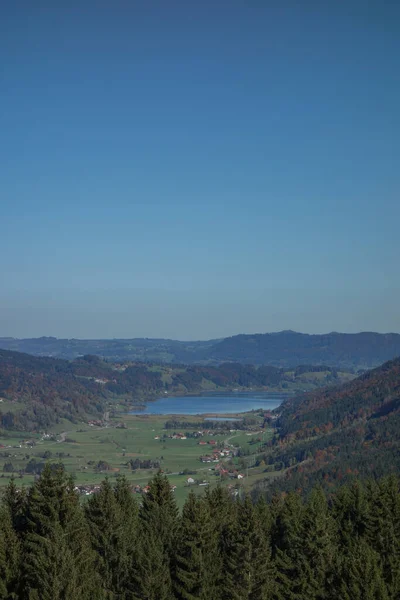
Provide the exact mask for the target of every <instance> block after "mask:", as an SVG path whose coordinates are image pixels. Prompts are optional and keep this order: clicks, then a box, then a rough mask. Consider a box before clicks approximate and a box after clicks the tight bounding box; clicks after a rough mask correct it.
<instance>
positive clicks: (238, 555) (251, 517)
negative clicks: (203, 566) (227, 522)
mask: <svg viewBox="0 0 400 600" xmlns="http://www.w3.org/2000/svg"><path fill="white" fill-rule="evenodd" d="M224 558H225V568H226V571H225V572H226V582H225V586H224V589H223V594H222V597H223V598H224V600H269V599H270V598H272V597H273V591H274V580H275V573H274V567H273V563H272V561H271V552H270V548H269V546H268V543H267V540H266V538H265V536H264V535H263V532H262V529H261V527H260V524H259V522H258V521H257V519H256V516H255V512H254V508H253V505H252V503H251V500H250V498H249V497H246V498H245V500H244V502H243V503H241V504H239V505H238V510H237V518H236V523H235V524H234V526H233V527H231V528H230V531H229V534H228V540H227V547H226V550H225V556H224Z"/></svg>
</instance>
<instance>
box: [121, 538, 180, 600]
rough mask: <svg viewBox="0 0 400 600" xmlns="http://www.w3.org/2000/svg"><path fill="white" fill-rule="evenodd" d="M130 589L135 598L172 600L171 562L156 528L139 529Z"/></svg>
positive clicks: (142, 599)
mask: <svg viewBox="0 0 400 600" xmlns="http://www.w3.org/2000/svg"><path fill="white" fill-rule="evenodd" d="M130 590H131V593H132V598H133V599H134V600H171V599H172V598H173V594H172V589H171V574H170V564H169V562H168V561H167V560H166V557H165V547H164V544H163V542H162V539H161V538H160V537H159V536H158V534H157V531H156V529H155V528H152V527H146V528H145V529H143V527H142V528H140V529H139V536H138V540H137V543H136V545H135V549H134V561H133V565H132V569H131V572H130Z"/></svg>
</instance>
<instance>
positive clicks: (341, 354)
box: [208, 331, 400, 369]
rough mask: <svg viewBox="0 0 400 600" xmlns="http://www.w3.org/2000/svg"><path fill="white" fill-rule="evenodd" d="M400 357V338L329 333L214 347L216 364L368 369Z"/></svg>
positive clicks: (245, 339) (236, 340)
mask: <svg viewBox="0 0 400 600" xmlns="http://www.w3.org/2000/svg"><path fill="white" fill-rule="evenodd" d="M399 354H400V334H397V333H389V334H381V333H369V332H365V333H354V334H353V333H352V334H349V333H328V334H324V335H308V334H305V333H296V332H295V331H282V332H279V333H265V334H255V335H236V336H234V337H230V338H226V339H224V340H222V341H220V342H217V343H216V344H214V345H213V346H212V347H211V349H210V351H209V354H208V356H209V358H211V359H213V360H216V361H218V360H224V361H227V360H232V361H238V362H243V363H250V364H270V365H274V366H283V367H285V366H288V365H292V366H293V365H299V364H324V365H331V366H336V367H350V368H351V367H353V368H356V369H360V368H361V369H367V368H371V367H376V366H378V365H380V364H382V363H383V362H385V361H386V360H390V359H392V358H394V357H395V356H398V355H399Z"/></svg>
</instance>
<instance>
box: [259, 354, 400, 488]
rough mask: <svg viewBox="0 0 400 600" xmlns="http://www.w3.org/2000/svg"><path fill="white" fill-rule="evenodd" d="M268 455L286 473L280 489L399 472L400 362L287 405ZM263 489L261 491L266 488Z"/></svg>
mask: <svg viewBox="0 0 400 600" xmlns="http://www.w3.org/2000/svg"><path fill="white" fill-rule="evenodd" d="M277 410H278V411H279V418H278V419H277V421H276V427H277V431H278V434H277V435H276V436H275V438H274V440H273V442H272V443H271V448H270V449H269V451H268V453H267V455H268V456H266V460H267V462H268V463H269V464H275V465H280V466H281V468H282V469H287V471H286V477H285V480H284V481H283V482H282V481H280V483H279V487H280V489H302V490H307V489H309V488H310V486H311V485H313V484H315V483H316V482H319V483H321V484H323V485H324V486H325V487H326V488H327V489H335V487H336V486H337V484H338V483H340V482H341V481H344V480H350V479H354V478H356V477H363V478H365V477H370V476H374V477H376V476H380V475H382V474H388V473H390V472H397V473H398V472H399V471H400V358H397V359H395V360H392V361H389V362H387V363H385V364H384V365H382V366H381V367H379V368H377V369H373V370H372V371H368V372H367V373H365V374H364V375H362V376H361V377H358V378H357V379H355V380H353V381H351V382H350V383H347V384H344V385H341V386H338V387H337V388H332V389H325V390H318V391H314V392H311V393H308V394H304V395H301V396H298V397H295V398H292V399H288V400H286V401H285V402H284V403H283V404H282V405H281V407H280V408H279V409H277ZM262 487H263V484H260V486H259V488H260V489H262Z"/></svg>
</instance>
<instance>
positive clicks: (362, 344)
mask: <svg viewBox="0 0 400 600" xmlns="http://www.w3.org/2000/svg"><path fill="white" fill-rule="evenodd" d="M0 348H3V349H5V350H14V351H18V352H27V353H29V354H33V355H35V356H50V357H54V358H65V359H75V358H78V357H80V356H83V355H85V354H94V355H98V356H101V357H102V358H105V359H107V360H109V361H114V362H120V361H127V360H129V361H144V362H157V363H179V364H203V365H204V364H207V365H218V364H220V363H223V362H240V363H242V364H253V365H272V366H276V367H284V368H288V367H295V366H299V365H304V364H313V365H328V366H331V367H337V368H343V367H345V368H351V369H354V370H356V371H357V370H359V369H369V368H373V367H377V366H378V365H380V364H382V363H383V362H385V361H387V360H390V359H392V358H394V357H395V356H398V355H400V334H397V333H387V334H382V333H374V332H362V333H336V332H332V333H327V334H315V335H310V334H305V333H297V332H295V331H281V332H278V333H263V334H261V333H259V334H240V335H235V336H232V337H227V338H224V339H216V340H208V341H190V342H185V341H177V340H167V339H147V338H134V339H112V340H80V339H58V338H54V337H40V338H28V339H17V338H5V337H3V338H0Z"/></svg>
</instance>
